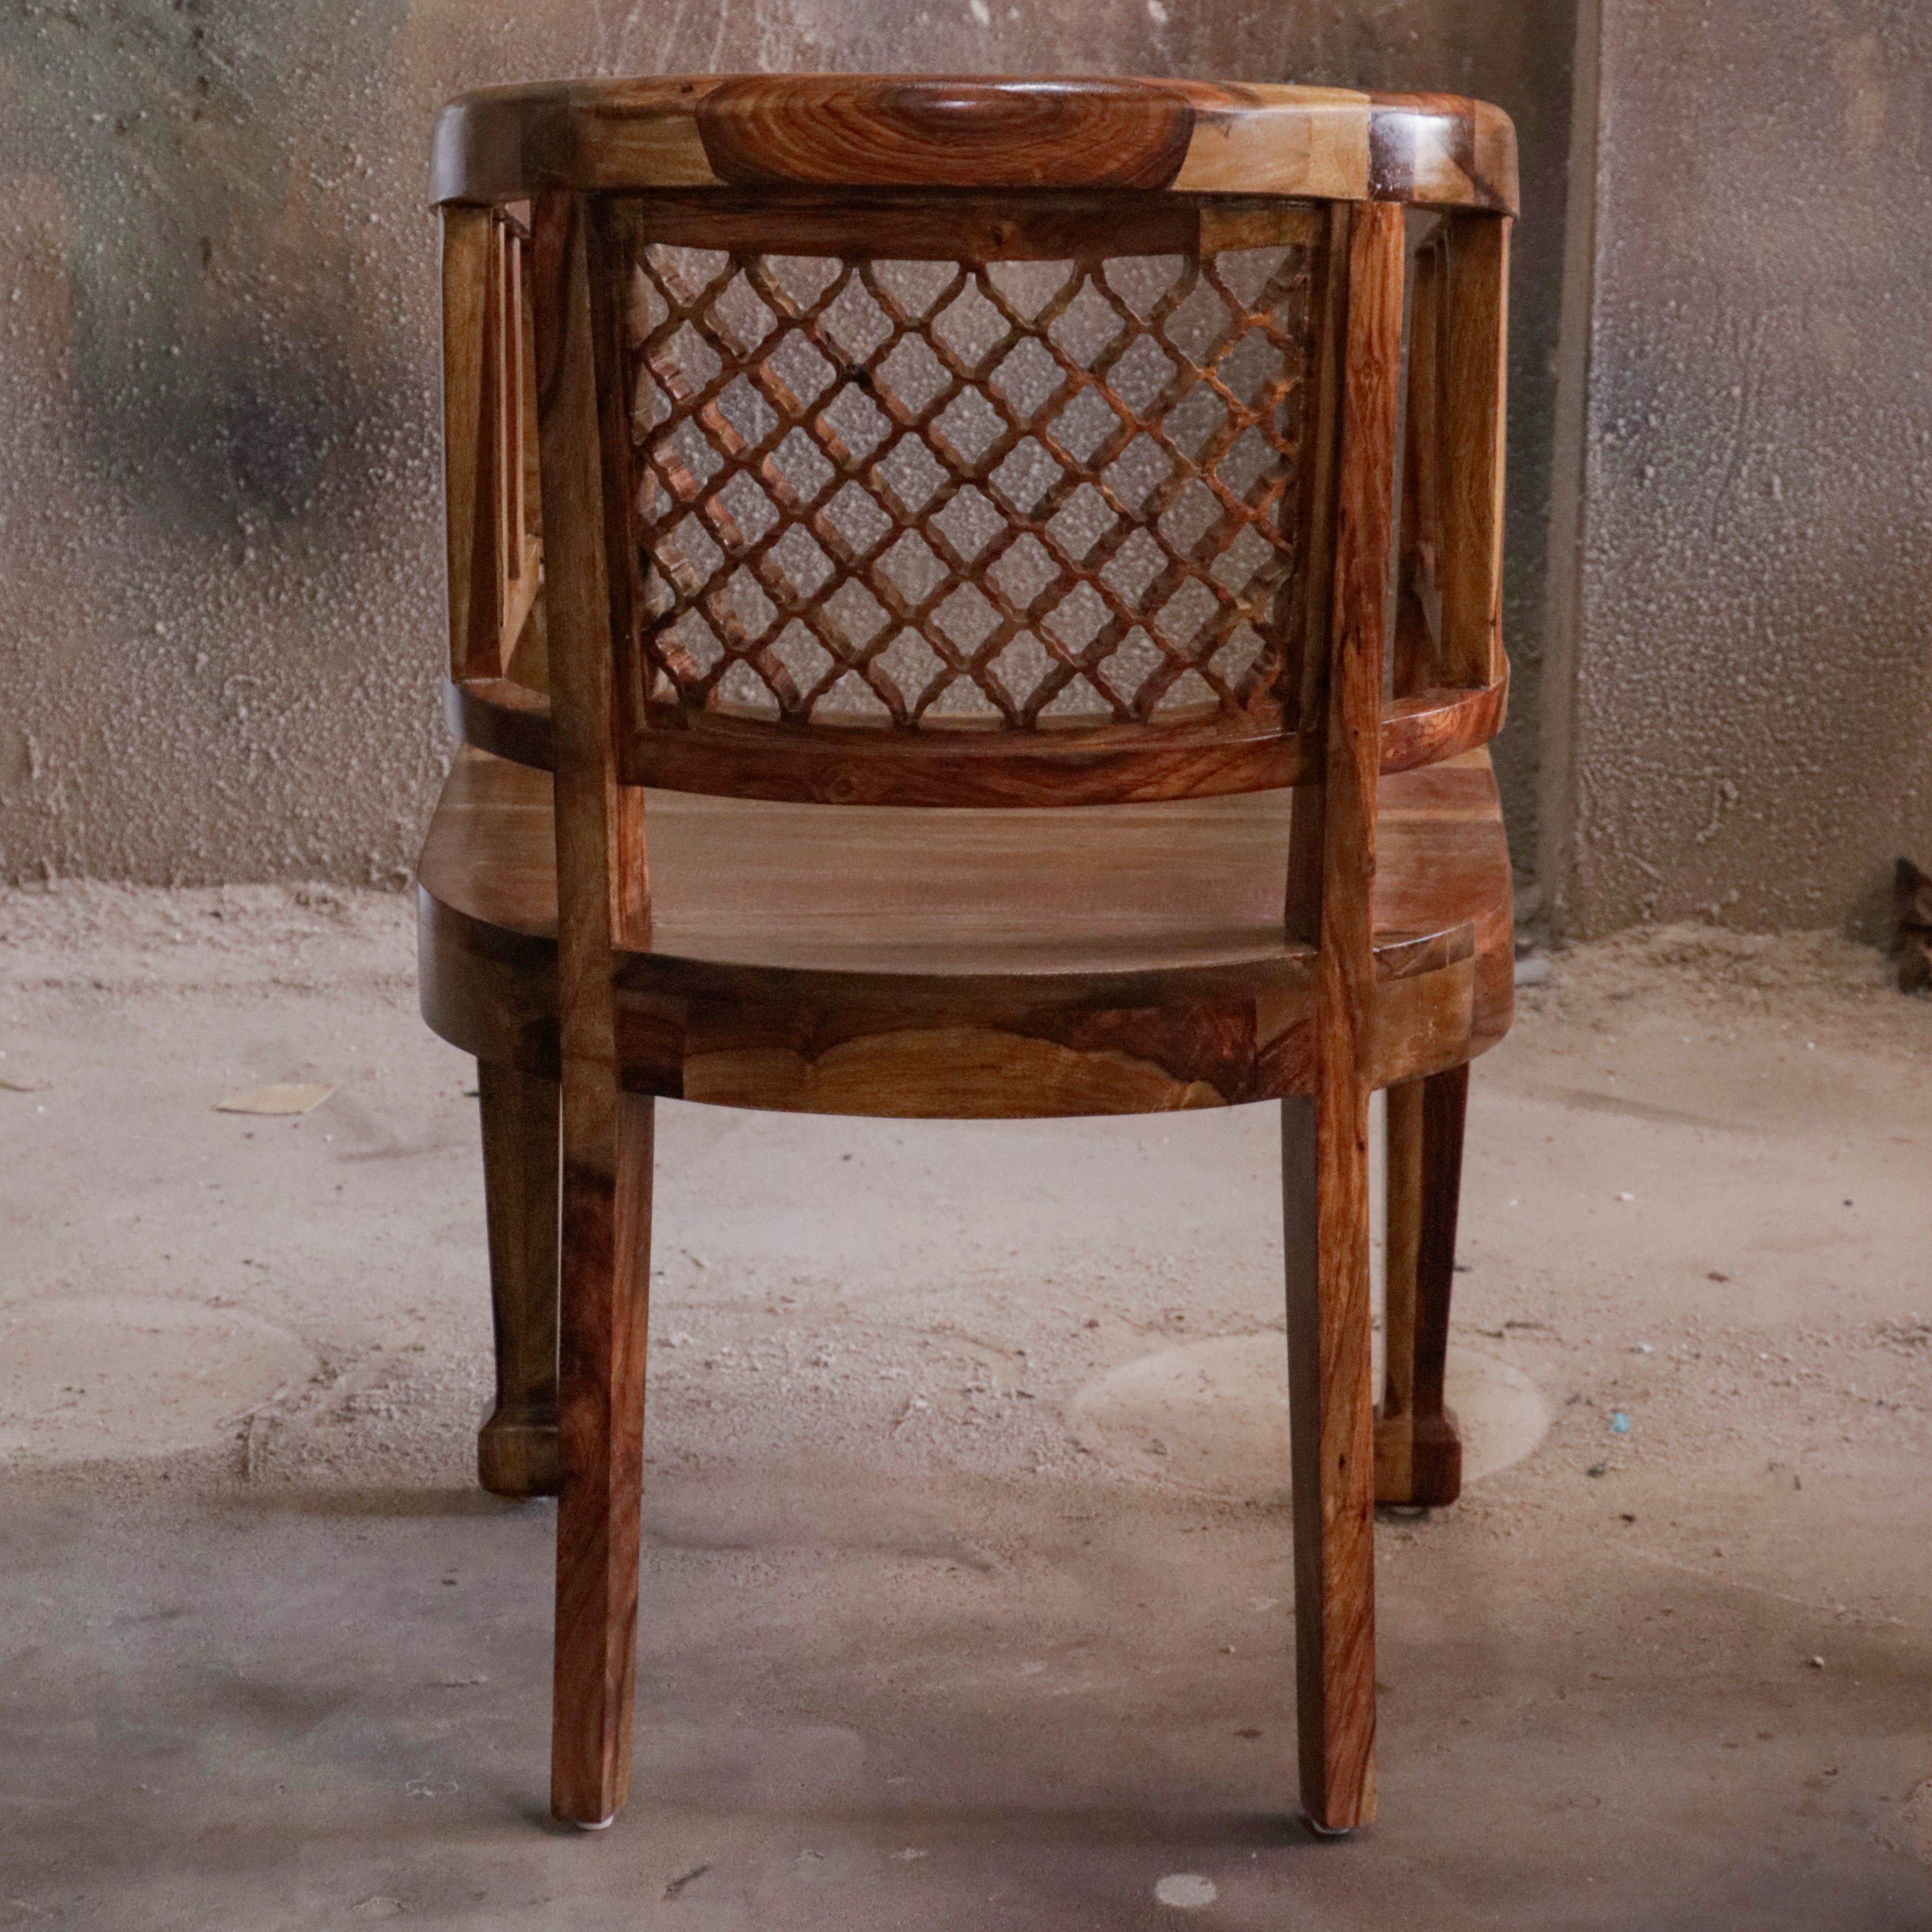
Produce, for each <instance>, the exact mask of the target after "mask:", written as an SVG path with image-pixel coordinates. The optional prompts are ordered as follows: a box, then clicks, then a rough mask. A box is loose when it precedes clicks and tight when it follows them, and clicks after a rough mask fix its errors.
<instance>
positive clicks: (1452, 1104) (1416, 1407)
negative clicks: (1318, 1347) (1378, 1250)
mask: <svg viewBox="0 0 1932 1932" xmlns="http://www.w3.org/2000/svg"><path fill="white" fill-rule="evenodd" d="M1468 1104H1469V1068H1468V1067H1467V1066H1466V1065H1464V1066H1461V1067H1451V1068H1449V1069H1448V1070H1447V1071H1446V1072H1444V1073H1432V1074H1430V1075H1427V1076H1425V1077H1424V1079H1420V1080H1408V1081H1404V1082H1403V1083H1402V1084H1401V1085H1400V1086H1396V1087H1391V1088H1390V1089H1389V1090H1388V1308H1387V1314H1386V1318H1385V1324H1384V1328H1385V1339H1386V1340H1387V1343H1388V1352H1387V1358H1386V1361H1385V1369H1384V1375H1383V1383H1382V1413H1381V1414H1380V1415H1379V1417H1378V1418H1376V1502H1379V1503H1415V1504H1439V1503H1453V1502H1454V1501H1455V1500H1456V1499H1457V1496H1460V1494H1461V1493H1462V1489H1463V1439H1462V1436H1461V1434H1460V1432H1459V1431H1458V1430H1457V1426H1456V1418H1455V1415H1454V1412H1452V1411H1451V1410H1450V1409H1448V1408H1447V1407H1445V1406H1444V1403H1443V1400H1442V1385H1443V1372H1444V1368H1445V1364H1446V1361H1447V1358H1448V1349H1449V1297H1450V1291H1451V1286H1452V1284H1453V1283H1454V1279H1455V1272H1456V1216H1457V1203H1458V1201H1459V1199H1460V1196H1461V1193H1462V1181H1463V1119H1464V1115H1465V1113H1466V1110H1467V1108H1468Z"/></svg>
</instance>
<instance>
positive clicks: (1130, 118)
mask: <svg viewBox="0 0 1932 1932" xmlns="http://www.w3.org/2000/svg"><path fill="white" fill-rule="evenodd" d="M433 174H434V190H433V192H434V198H435V199H437V201H439V202H499V201H511V200H515V199H518V198H519V197H521V196H529V195H532V194H535V193H542V192H544V190H553V189H560V190H568V191H572V192H574V193H602V192H606V191H621V190H625V189H631V190H636V189H657V188H677V187H729V186H759V187H776V186H778V185H780V184H786V183H799V184H804V183H814V182H817V183H832V184H840V185H846V186H865V187H886V188H889V187H909V188H923V189H927V190H947V189H953V190H980V189H989V188H999V187H1031V186H1040V187H1080V186H1082V185H1093V184H1103V183H1104V184H1115V185H1118V186H1120V187H1123V188H1151V189H1163V188H1166V189H1172V190H1175V191H1177V192H1179V193H1203V194H1274V195H1283V196H1298V197H1302V198H1306V199H1322V200H1370V199H1375V200H1387V201H1394V202H1409V203H1412V204H1414V205H1418V206H1445V207H1459V208H1487V209H1490V210H1492V211H1495V212H1496V213H1499V214H1514V213H1515V212H1516V210H1517V166H1516V134H1515V130H1514V128H1512V127H1511V124H1510V121H1509V117H1508V115H1506V114H1504V113H1502V112H1501V111H1500V110H1498V109H1496V108H1494V107H1490V105H1489V104H1487V102H1484V101H1470V100H1466V99H1464V98H1462V97H1461V96H1460V95H1388V94H1378V95H1370V94H1364V93H1358V92H1355V90H1353V89H1349V88H1340V87H1291V86H1266V85H1258V84H1249V85H1245V86H1231V85H1217V84H1215V83H1210V82H1205V81H1184V80H1097V79H1094V78H1091V77H1078V76H1063V77H1052V76H1037V77H1025V78H1019V77H992V76H988V75H985V74H972V75H964V76H948V75H944V74H804V75H791V76H785V77H779V76H775V75H765V74H739V75H725V74H694V75H688V76H683V77H679V76H674V75H673V76H667V77H664V78H661V79H654V80H574V81H544V82H540V83H537V84H535V85H534V86H523V87H499V88H489V89H484V90H483V91H482V92H479V93H475V94H470V95H464V96H463V98H462V99H461V100H460V101H455V102H452V104H451V105H450V106H449V107H447V108H446V109H445V110H443V116H442V118H441V119H440V121H438V122H437V130H436V150H435V160H434V169H433Z"/></svg>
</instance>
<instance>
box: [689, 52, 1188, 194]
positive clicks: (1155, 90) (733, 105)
mask: <svg viewBox="0 0 1932 1932" xmlns="http://www.w3.org/2000/svg"><path fill="white" fill-rule="evenodd" d="M697 129H698V133H699V134H700V136H701V137H702V139H703V142H704V151H705V153H706V155H707V156H708V157H709V159H710V161H711V165H712V168H713V169H714V170H715V172H716V173H717V175H718V179H719V180H720V181H732V182H737V183H744V184H750V185H755V186H760V187H778V186H781V185H783V184H787V183H805V184H811V185H815V186H821V187H879V186H886V185H889V186H892V187H958V186H959V185H961V184H962V183H970V184H971V185H972V186H974V187H989V188H1001V187H1053V188H1070V187H1072V188H1079V187H1110V188H1162V187H1167V186H1168V185H1169V183H1170V182H1172V180H1173V179H1174V177H1175V175H1176V174H1177V173H1178V172H1180V169H1181V162H1182V160H1184V158H1185V157H1186V155H1187V144H1188V142H1189V139H1190V137H1191V136H1192V135H1193V131H1194V116H1193V112H1192V111H1191V107H1190V103H1189V101H1187V98H1186V96H1185V95H1184V94H1183V93H1182V92H1181V91H1180V90H1179V89H1174V88H1170V87H1166V86H1162V85H1161V83H1159V82H1157V81H1145V80H1141V81H1136V80H1117V81H1109V80H1077V79H1068V80H1052V81H1039V82H1034V83H1028V84H1024V85H1020V86H1015V85H1013V84H1012V83H1008V82H1005V81H1001V80H997V79H992V78H964V77H962V78H959V79H956V80H922V79H919V80H916V79H912V78H900V79H894V78H892V77H884V78H881V79H879V80H874V81H872V82H871V83H869V84H867V85H863V86H854V85H853V81H852V80H851V78H850V77H849V76H847V75H844V74H799V75H784V74H740V75H736V76H734V77H732V78H731V79H730V80H726V81H724V83H721V85H720V86H718V87H715V88H714V89H712V91H711V92H709V94H707V95H706V96H705V97H704V98H703V101H700V103H699V104H698V107H697Z"/></svg>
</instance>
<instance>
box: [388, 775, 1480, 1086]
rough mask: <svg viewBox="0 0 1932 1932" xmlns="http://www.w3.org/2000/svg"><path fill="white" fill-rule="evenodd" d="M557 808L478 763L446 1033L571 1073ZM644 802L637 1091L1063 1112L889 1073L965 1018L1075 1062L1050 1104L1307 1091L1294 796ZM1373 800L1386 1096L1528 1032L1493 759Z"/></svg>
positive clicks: (459, 828)
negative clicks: (1287, 909) (901, 1042)
mask: <svg viewBox="0 0 1932 1932" xmlns="http://www.w3.org/2000/svg"><path fill="white" fill-rule="evenodd" d="M549 793H550V786H549V784H548V782H547V781H546V780H545V778H544V776H543V775H542V774H541V773H539V772H532V771H529V770H527V769H525V768H523V767H521V766H517V765H514V764H510V763H505V762H504V761H502V760H497V759H493V758H490V757H486V756H485V755H484V754H481V753H479V752H476V751H469V752H466V753H464V754H462V755H461V756H460V757H459V758H458V761H457V763H456V765H455V767H454V769H452V772H451V774H450V777H449V781H448V784H446V787H445V789H444V792H443V799H442V802H441V803H440V805H438V807H437V811H436V814H435V817H434V820H432V823H431V828H430V833H429V837H428V840H427V841H425V845H424V847H423V853H422V863H421V865H420V867H419V885H418V906H419V920H420V925H421V931H422V947H421V953H420V958H421V962H422V1003H423V1010H424V1013H425V1016H426V1017H427V1018H428V1019H429V1021H430V1023H431V1025H433V1026H434V1027H435V1028H436V1029H437V1031H438V1032H439V1033H440V1034H443V1037H445V1038H446V1039H448V1040H452V1041H453V1042H454V1043H455V1044H457V1045H458V1046H461V1047H463V1049H465V1050H466V1051H467V1052H472V1053H475V1054H478V1055H481V1056H482V1057H484V1058H497V1059H501V1060H505V1061H511V1062H512V1063H514V1064H516V1065H517V1066H520V1067H525V1068H526V1069H528V1070H529V1071H531V1072H532V1073H539V1074H543V1075H544V1076H547V1077H552V1078H554V1077H555V1076H556V1073H557V1070H558V1067H559V1060H558V1048H557V988H556V937H555V936H556V883H555V874H554V871H553V859H552V856H551V854H552V850H553V843H552V841H553V829H552V814H551V808H550V796H549ZM646 797H647V799H648V807H647V814H646V815H647V817H648V819H649V825H650V831H651V860H652V916H651V923H650V928H649V932H648V934H647V935H643V938H642V939H641V940H640V943H639V944H636V945H634V946H631V945H626V946H624V947H619V949H618V951H617V954H616V959H615V961H614V962H613V968H612V978H613V983H614V984H615V987H616V992H615V995H614V1000H615V1008H616V1043H617V1049H618V1051H619V1055H620V1056H621V1063H620V1064H621V1077H622V1082H623V1084H624V1085H625V1087H626V1088H628V1089H630V1090H631V1091H637V1092H650V1093H655V1094H663V1095H664V1096H665V1097H667V1098H672V1099H695V1098H698V1097H700V1096H701V1097H703V1098H706V1099H707V1100H719V1099H730V1100H735V1101H736V1103H738V1104H742V1105H745V1106H774V1105H779V1104H788V1103H787V1095H794V1096H799V1097H801V1098H802V1095H803V1094H804V1092H805V1088H801V1087H800V1086H799V1085H798V1084H797V1083H798V1081H799V1067H801V1066H802V1065H810V1066H811V1067H814V1068H815V1069H817V1072H816V1073H815V1074H814V1076H813V1079H814V1080H815V1081H817V1082H823V1080H825V1079H829V1078H831V1077H832V1076H833V1074H834V1073H835V1071H836V1070H837V1069H838V1068H839V1067H850V1068H854V1069H855V1071H854V1072H853V1074H852V1076H850V1081H849V1082H848V1083H847V1084H846V1085H844V1086H843V1088H842V1091H841V1098H842V1100H843V1101H844V1106H841V1108H840V1109H838V1111H850V1112H880V1113H886V1114H890V1115H897V1116H900V1117H919V1116H932V1115H947V1114H949V1113H959V1112H965V1113H972V1114H975V1115H980V1116H981V1117H989V1116H1001V1115H1031V1114H1032V1113H1034V1112H1036V1111H1037V1109H1040V1108H1041V1107H1042V1106H1043V1105H1044V1104H1045V1103H1046V1100H1047V1098H1048V1094H1047V1092H1046V1090H1045V1089H1044V1088H1042V1087H1040V1086H1038V1085H1036V1084H1035V1083H1034V1082H1031V1081H1027V1080H1020V1079H1016V1080H1014V1081H1013V1082H1009V1081H1008V1080H1007V1079H1006V1078H1005V1076H1003V1075H1002V1074H1001V1073H1000V1072H999V1070H998V1067H997V1066H996V1065H995V1066H991V1067H987V1068H986V1070H985V1074H984V1078H983V1080H982V1081H981V1082H980V1085H978V1086H977V1088H974V1090H973V1091H971V1092H968V1091H965V1090H964V1089H963V1088H962V1084H961V1083H962V1081H964V1079H965V1077H966V1074H967V1072H968V1063H965V1062H964V1061H962V1062H961V1063H960V1064H958V1065H956V1066H955V1067H952V1068H950V1069H948V1068H947V1067H944V1066H943V1065H942V1066H938V1067H935V1066H934V1065H933V1064H932V1062H931V1061H930V1060H929V1058H928V1057H927V1055H926V1051H925V1049H924V1048H923V1047H922V1046H920V1044H919V1042H918V1041H916V1040H909V1041H906V1042H905V1044H907V1046H908V1048H909V1049H915V1050H916V1051H913V1052H909V1054H908V1058H907V1061H906V1062H904V1063H901V1062H898V1061H894V1060H892V1059H891V1058H883V1059H881V1058H876V1057H877V1056H881V1055H885V1054H886V1045H885V1043H886V1042H887V1041H889V1040H892V1039H893V1038H894V1037H903V1036H905V1035H908V1034H922V1033H929V1032H930V1031H931V1030H932V1028H951V1027H959V1028H965V1029H967V1030H968V1031H970V1032H971V1033H972V1034H974V1036H975V1037H982V1036H984V1035H986V1034H989V1033H999V1032H1001V1031H1007V1032H1010V1033H1011V1034H1012V1035H1013V1040H1012V1041H1011V1042H1010V1044H1011V1045H1012V1046H1013V1049H1014V1050H1015V1051H1016V1052H1023V1053H1026V1054H1028V1055H1034V1057H1036V1058H1037V1057H1038V1055H1039V1052H1040V1047H1041V1046H1042V1044H1043V1043H1055V1044H1057V1045H1058V1046H1063V1047H1066V1048H1067V1049H1069V1050H1068V1051H1067V1052H1058V1053H1056V1054H1055V1055H1051V1056H1049V1058H1050V1059H1051V1060H1052V1064H1053V1065H1054V1067H1055V1069H1056V1072H1055V1078H1054V1082H1053V1085H1052V1089H1051V1097H1052V1101H1053V1105H1052V1108H1051V1109H1050V1111H1052V1112H1056V1113H1061V1114H1081V1113H1101V1112H1114V1111H1116V1110H1117V1108H1118V1098H1117V1097H1118V1094H1120V1092H1121V1091H1122V1087H1123V1083H1124V1082H1128V1081H1129V1080H1130V1079H1133V1080H1145V1081H1146V1082H1148V1083H1149V1085H1148V1086H1147V1087H1146V1088H1144V1089H1142V1091H1145V1092H1147V1093H1149V1094H1152V1095H1153V1096H1154V1103H1153V1104H1154V1105H1155V1106H1163V1107H1164V1106H1177V1105H1181V1104H1188V1105H1201V1106H1231V1105H1238V1104H1241V1103H1244V1102H1247V1101H1252V1100H1271V1099H1275V1098H1278V1097H1281V1096H1283V1095H1285V1094H1289V1093H1295V1092H1301V1093H1307V1092H1309V1091H1312V1088H1313V1059H1312V1046H1311V1042H1312V1031H1311V1029H1312V1026H1313V1017H1312V1004H1313V973H1312V960H1313V950H1312V948H1311V947H1309V946H1308V945H1307V944H1305V943H1304V942H1301V941H1294V940H1292V939H1290V938H1289V936H1288V935H1287V933H1286V931H1285V929H1284V928H1283V922H1282V916H1281V890H1282V879H1283V874H1284V872H1285V871H1286V866H1287V863H1288V853H1289V846H1290V844H1291V817H1292V811H1291V804H1290V799H1289V795H1287V794H1285V793H1279V792H1264V793H1253V794H1250V795H1248V796H1243V797H1238V798H1231V799H1202V800H1199V801H1190V802H1181V803H1177V804H1169V805H1122V806H1111V807H1097V808H1094V809H1093V810H1091V811H1082V812H1075V813H1070V814H1069V813H1055V814H1050V815H1049V814H1034V813H1028V812H1014V811H971V812H965V811H962V812H942V813H928V812H919V811H888V810H863V809H860V810H853V811H839V812H825V811H817V810H815V809H814V808H811V807H809V806H800V805H766V804H760V803H754V802H742V801H739V800H735V799H706V798H699V797H695V796H690V795H688V794H683V793H648V794H646ZM1300 808H1301V801H1300V799H1299V797H1298V798H1297V800H1296V802H1295V805H1294V807H1293V809H1294V810H1296V811H1298V810H1299V809H1300ZM1377 817H1378V823H1377V832H1376V843H1377V847H1378V853H1377V858H1378V862H1377V865H1376V877H1375V883H1374V895H1375V896H1374V924H1375V956H1376V977H1375V982H1374V998H1373V1004H1372V1006H1371V1008H1370V1042H1371V1051H1372V1057H1373V1071H1374V1074H1375V1082H1376V1085H1385V1084H1387V1083H1388V1082H1391V1081H1397V1080H1403V1079H1412V1078H1414V1077H1415V1076H1417V1075H1418V1074H1419V1073H1425V1072H1429V1071H1432V1070H1434V1069H1436V1068H1437V1067H1446V1066H1449V1065H1452V1064H1455V1063H1456V1062H1457V1061H1460V1060H1463V1059H1466V1058H1471V1057H1472V1056H1474V1055H1478V1054H1481V1053H1482V1052H1486V1051H1487V1049H1489V1048H1490V1046H1493V1045H1494V1044H1495V1043H1496V1042H1497V1041H1498V1040H1500V1039H1501V1038H1502V1036H1503V1034H1505V1032H1506V1031H1508V1026H1509V1022H1510V1016H1511V1001H1512V998H1513V988H1512V985H1511V918H1510V871H1509V853H1508V845H1507V843H1506V841H1505V838H1504V836H1503V829H1502V817H1501V813H1500V811H1499V806H1498V803H1497V799H1496V783H1495V780H1494V778H1493V776H1492V775H1491V773H1490V766H1489V758H1488V755H1487V753H1485V752H1482V751H1476V752H1472V753H1469V754H1466V755H1465V756H1464V757H1462V758H1460V759H1458V760H1455V761H1454V762H1453V763H1449V764H1446V765H1435V766H1429V767H1427V769H1422V770H1419V771H1415V772H1407V773H1405V774H1403V775H1401V776H1400V777H1397V778H1390V779H1388V780H1386V781H1384V782H1383V784H1382V787H1381V789H1380V795H1379V811H1378V814H1377ZM1049 834H1050V836H1049ZM915 1059H916V1063H917V1064H913V1061H914V1060H915ZM1090 1059H1091V1066H1089V1065H1088V1062H1089V1061H1090ZM821 1062H823V1063H825V1064H823V1066H821V1065H820V1063H821ZM860 1063H866V1064H873V1065H875V1066H876V1069H877V1073H876V1077H874V1076H871V1075H868V1076H866V1078H865V1083H864V1085H862V1086H861V1085H859V1076H858V1074H857V1073H856V1067H857V1066H858V1065H859V1064H860ZM727 1076H728V1077H727ZM808 1084H809V1083H808Z"/></svg>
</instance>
